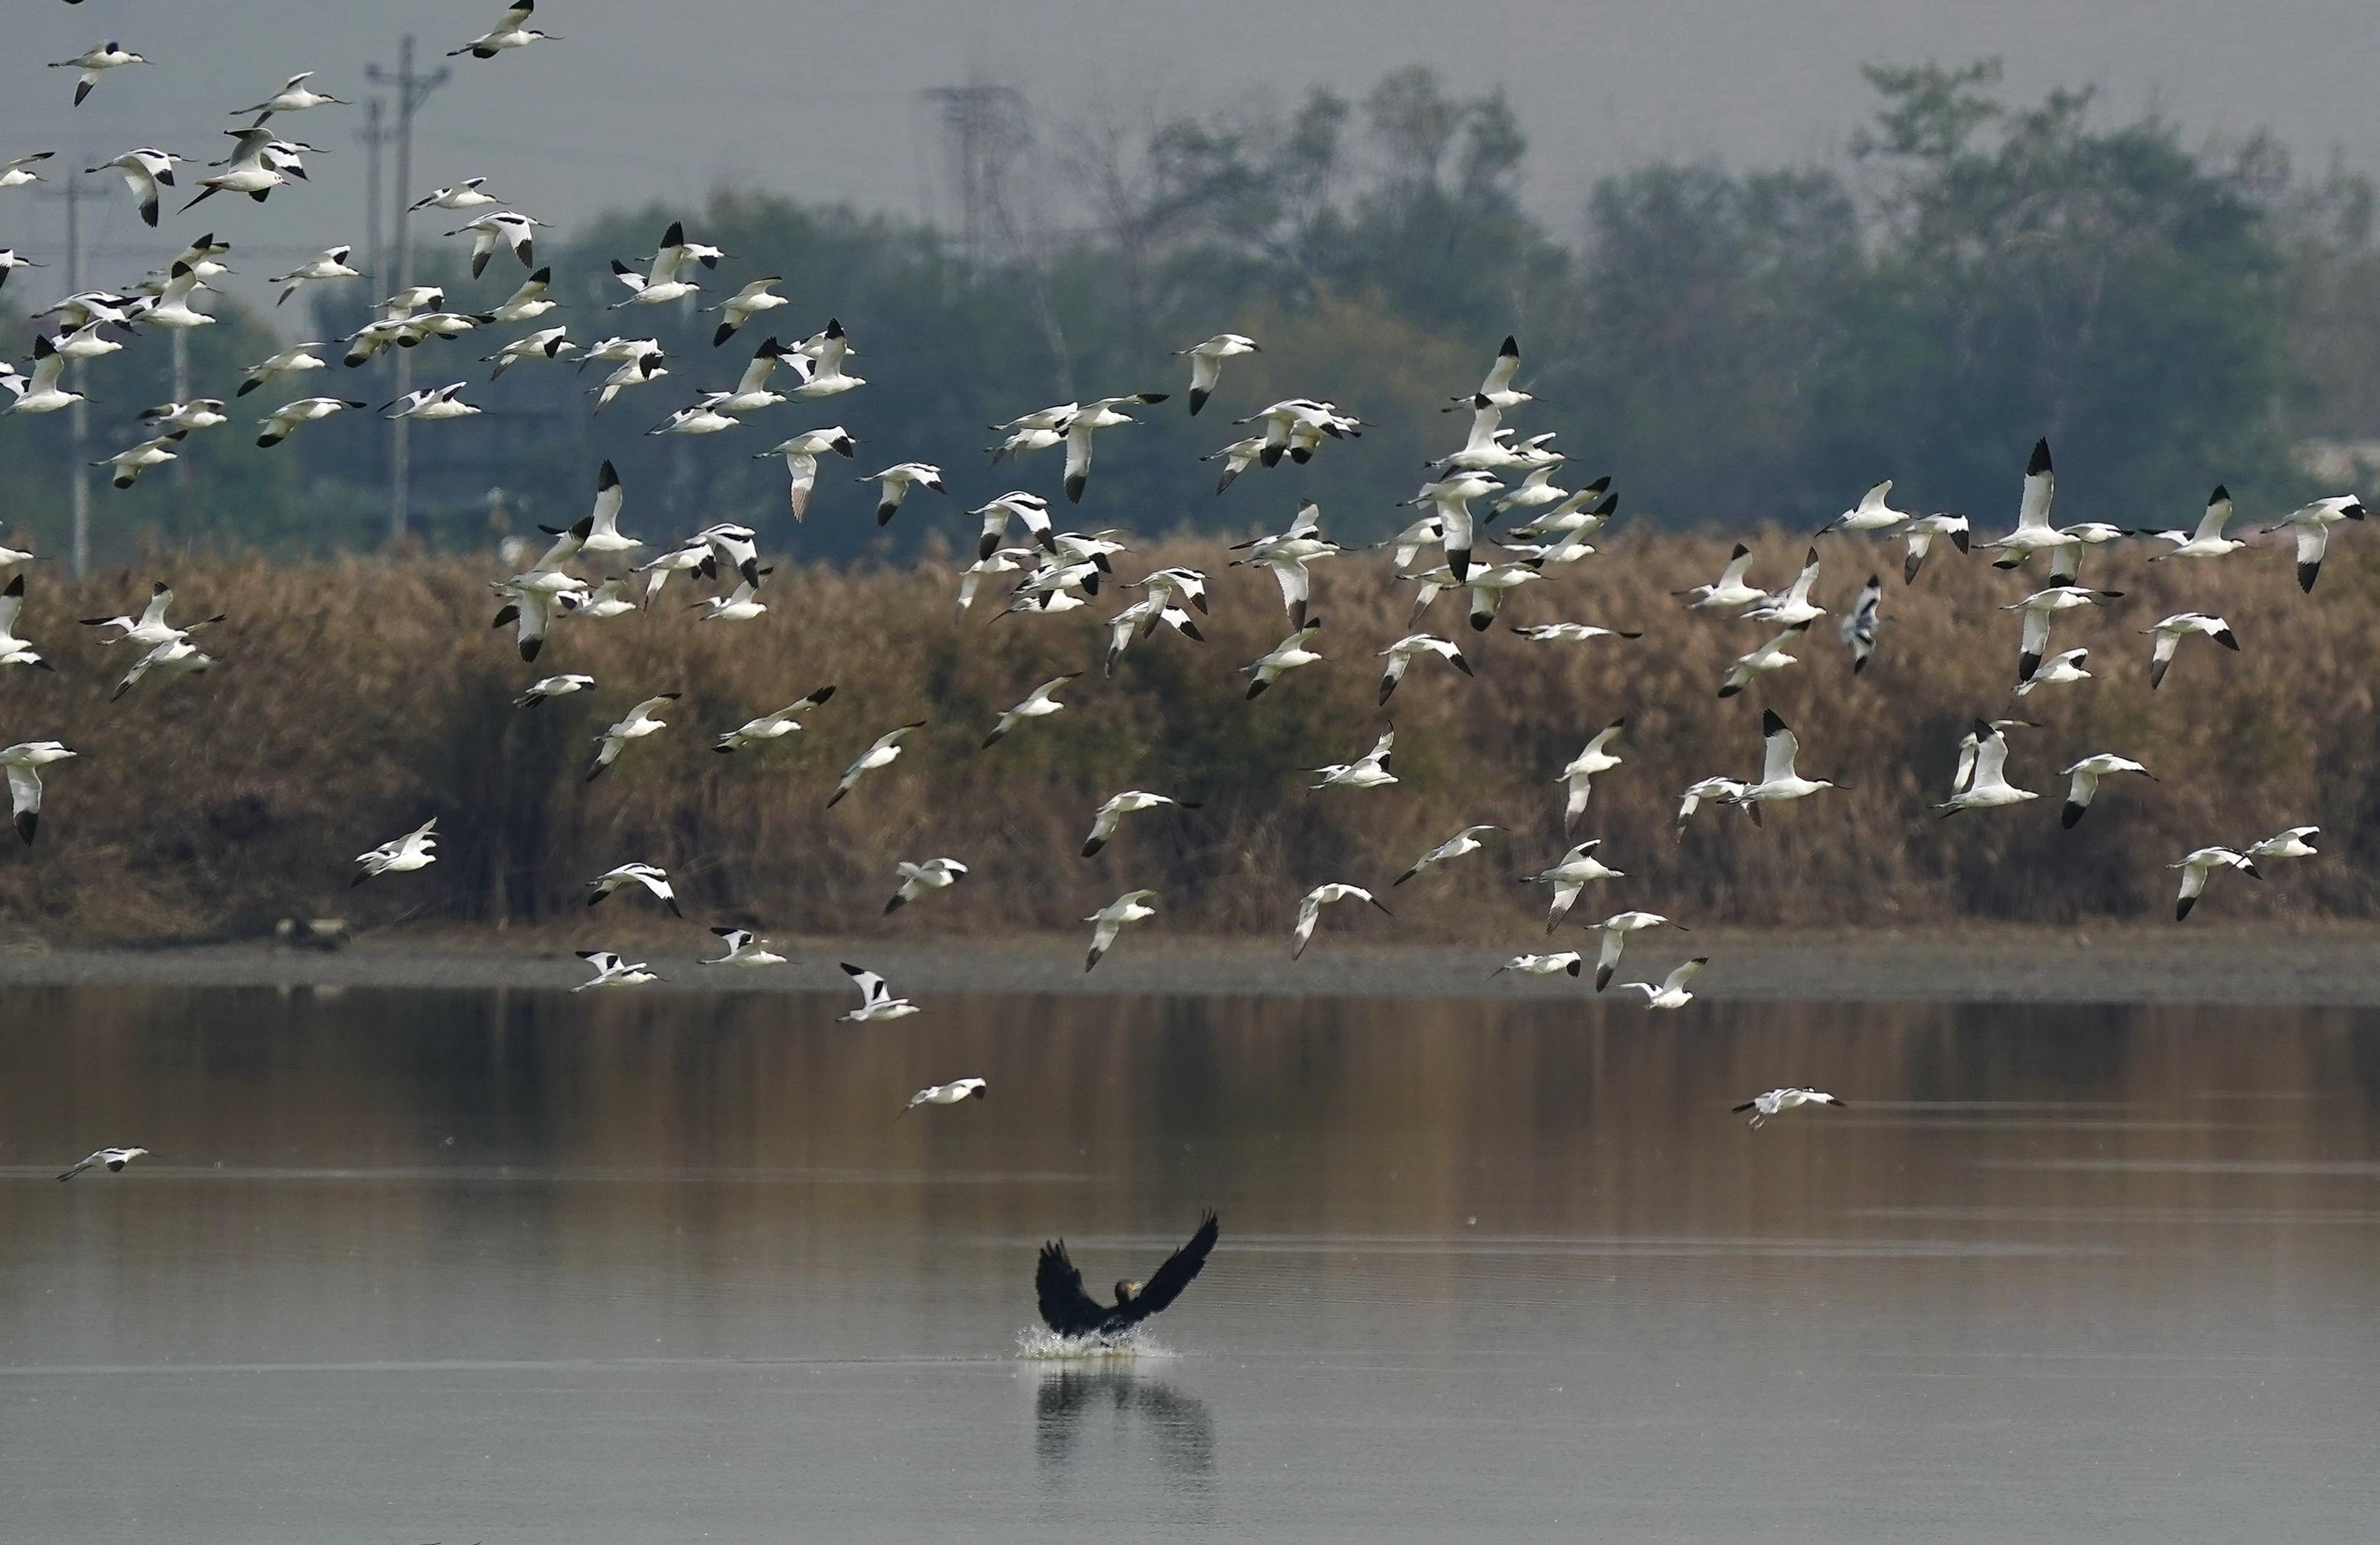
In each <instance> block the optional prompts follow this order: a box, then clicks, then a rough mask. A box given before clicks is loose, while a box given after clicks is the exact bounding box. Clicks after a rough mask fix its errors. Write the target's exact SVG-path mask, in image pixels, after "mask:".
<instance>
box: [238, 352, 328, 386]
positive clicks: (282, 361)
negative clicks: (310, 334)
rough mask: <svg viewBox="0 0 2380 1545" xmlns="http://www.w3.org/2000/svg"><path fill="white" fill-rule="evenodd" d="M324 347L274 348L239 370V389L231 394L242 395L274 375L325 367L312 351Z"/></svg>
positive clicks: (300, 372)
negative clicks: (261, 357) (269, 352)
mask: <svg viewBox="0 0 2380 1545" xmlns="http://www.w3.org/2000/svg"><path fill="white" fill-rule="evenodd" d="M323 347H328V346H326V345H323V344H318V343H309V344H291V345H290V346H289V347H286V348H281V349H275V350H274V351H273V353H271V354H268V355H266V356H265V357H264V358H263V359H259V360H258V361H257V362H256V363H255V364H253V365H250V366H249V367H248V368H247V369H246V370H243V371H240V372H239V374H240V383H239V390H238V391H237V392H235V393H233V394H232V395H234V396H236V397H244V396H246V395H248V394H249V393H250V392H253V391H255V390H256V389H257V388H258V387H260V386H261V385H263V384H264V383H266V382H268V381H271V380H273V378H274V377H276V376H284V375H300V374H303V373H304V372H306V371H319V370H324V369H327V368H328V367H327V366H326V365H325V364H324V363H323V361H322V357H321V356H320V355H317V354H315V353H314V352H313V351H314V350H315V349H318V348H323Z"/></svg>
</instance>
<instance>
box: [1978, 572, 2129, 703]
mask: <svg viewBox="0 0 2380 1545" xmlns="http://www.w3.org/2000/svg"><path fill="white" fill-rule="evenodd" d="M2123 596H2124V592H2123V591H2121V590H2084V589H2083V588H2082V587H2081V586H2079V585H2052V586H2051V587H2050V588H2049V589H2047V590H2035V591H2034V593H2033V594H2031V595H2029V596H2026V597H2025V598H2024V599H2023V600H2022V601H2016V602H2010V603H2009V604H2008V605H2006V606H2003V607H2001V608H2000V610H2001V611H2003V612H2022V614H2024V622H2023V632H2022V636H2021V637H2020V638H2019V639H2018V641H2017V658H2016V678H2017V680H2019V681H2030V680H2032V679H2033V673H2034V671H2035V670H2036V669H2038V668H2039V667H2040V665H2041V660H2042V655H2043V653H2044V652H2045V651H2047V650H2048V648H2049V625H2050V621H2051V619H2052V618H2054V617H2056V616H2057V615H2058V613H2060V612H2070V611H2073V610H2074V609H2075V608H2077V607H2081V606H2096V605H2097V604H2099V603H2100V602H2103V601H2120V600H2122V599H2123Z"/></svg>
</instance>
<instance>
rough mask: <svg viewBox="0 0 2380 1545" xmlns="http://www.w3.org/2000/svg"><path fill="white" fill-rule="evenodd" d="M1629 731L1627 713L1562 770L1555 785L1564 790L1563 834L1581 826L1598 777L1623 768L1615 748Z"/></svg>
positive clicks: (1595, 735)
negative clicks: (1624, 733) (1620, 767)
mask: <svg viewBox="0 0 2380 1545" xmlns="http://www.w3.org/2000/svg"><path fill="white" fill-rule="evenodd" d="M1627 728H1628V716H1627V715H1626V714H1624V713H1623V714H1621V716H1620V717H1619V718H1617V719H1614V720H1613V721H1611V723H1609V724H1606V725H1604V726H1603V727H1602V728H1601V729H1599V730H1597V731H1596V732H1595V734H1594V735H1593V736H1591V737H1589V738H1588V740H1587V743H1586V746H1585V748H1584V749H1582V750H1581V751H1580V752H1579V753H1578V755H1576V756H1574V757H1573V758H1572V759H1571V760H1570V761H1569V762H1568V763H1567V764H1566V765H1565V766H1564V767H1563V768H1562V770H1561V772H1560V775H1558V776H1557V777H1556V778H1555V779H1554V782H1556V783H1558V784H1560V785H1562V786H1563V789H1564V795H1563V800H1562V830H1563V831H1565V832H1568V831H1571V830H1573V828H1575V827H1576V826H1577V825H1578V818H1579V817H1580V816H1583V815H1585V813H1586V801H1587V796H1588V795H1589V793H1590V792H1592V790H1593V788H1594V786H1595V775H1596V774H1597V773H1598V772H1610V771H1611V770H1612V769H1613V768H1615V767H1617V766H1619V765H1620V763H1621V758H1620V757H1618V756H1616V755H1614V754H1613V753H1612V749H1611V748H1612V745H1613V743H1614V742H1616V741H1618V740H1619V738H1620V736H1621V733H1622V732H1623V731H1625V730H1626V729H1627Z"/></svg>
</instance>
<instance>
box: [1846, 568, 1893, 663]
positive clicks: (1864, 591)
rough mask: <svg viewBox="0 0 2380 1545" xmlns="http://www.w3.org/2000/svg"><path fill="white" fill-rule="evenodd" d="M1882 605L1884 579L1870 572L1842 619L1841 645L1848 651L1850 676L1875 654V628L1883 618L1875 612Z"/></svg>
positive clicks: (1881, 608)
mask: <svg viewBox="0 0 2380 1545" xmlns="http://www.w3.org/2000/svg"><path fill="white" fill-rule="evenodd" d="M1883 607H1884V580H1883V578H1881V577H1880V576H1877V575H1874V574H1871V575H1869V576H1868V577H1867V583H1866V584H1864V585H1862V586H1861V587H1860V593H1859V599H1858V600H1857V601H1855V602H1852V609H1851V611H1850V613H1849V614H1847V615H1845V616H1844V618H1843V621H1842V637H1843V647H1844V648H1846V649H1848V650H1850V651H1852V675H1859V674H1860V673H1861V672H1862V671H1864V670H1866V669H1867V663H1868V661H1869V659H1870V658H1871V657H1873V656H1874V655H1875V653H1876V628H1877V627H1880V626H1881V625H1882V623H1883V621H1884V619H1883V617H1882V616H1881V615H1880V613H1881V612H1882V610H1883Z"/></svg>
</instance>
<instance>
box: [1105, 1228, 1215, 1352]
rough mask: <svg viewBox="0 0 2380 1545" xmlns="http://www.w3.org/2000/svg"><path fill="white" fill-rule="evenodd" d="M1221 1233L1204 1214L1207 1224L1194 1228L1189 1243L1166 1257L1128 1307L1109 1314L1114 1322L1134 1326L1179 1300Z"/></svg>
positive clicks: (1204, 1263) (1204, 1262)
mask: <svg viewBox="0 0 2380 1545" xmlns="http://www.w3.org/2000/svg"><path fill="white" fill-rule="evenodd" d="M1221 1232H1222V1224H1221V1223H1219V1222H1217V1220H1216V1218H1215V1215H1214V1214H1213V1213H1212V1212H1209V1213H1208V1214H1207V1221H1206V1222H1205V1223H1201V1224H1199V1225H1198V1232H1197V1233H1196V1234H1194V1235H1191V1236H1190V1243H1188V1244H1187V1245H1184V1246H1183V1247H1181V1248H1180V1249H1178V1250H1176V1251H1174V1252H1173V1253H1172V1255H1171V1256H1169V1257H1167V1258H1166V1261H1165V1264H1164V1265H1162V1266H1160V1267H1159V1268H1158V1269H1157V1274H1156V1275H1154V1276H1152V1277H1150V1278H1149V1279H1148V1283H1147V1286H1145V1287H1143V1288H1142V1289H1141V1290H1140V1292H1139V1293H1138V1294H1137V1295H1136V1296H1135V1297H1134V1298H1133V1300H1132V1301H1131V1302H1130V1303H1128V1304H1125V1305H1123V1307H1122V1308H1118V1309H1116V1310H1114V1311H1113V1313H1114V1314H1115V1316H1116V1318H1117V1320H1120V1321H1122V1323H1123V1325H1136V1324H1138V1323H1139V1322H1140V1321H1142V1320H1146V1319H1147V1318H1148V1317H1149V1316H1150V1315H1152V1314H1155V1313H1157V1312H1158V1311H1159V1310H1160V1309H1162V1308H1165V1307H1166V1306H1167V1305H1168V1304H1171V1303H1172V1302H1173V1300H1174V1299H1176V1298H1179V1297H1181V1296H1182V1290H1183V1289H1184V1288H1185V1287H1188V1286H1189V1285H1190V1281H1191V1279H1192V1278H1194V1277H1196V1275H1197V1274H1198V1272H1199V1270H1200V1268H1202V1267H1204V1266H1205V1265H1206V1264H1207V1256H1208V1252H1209V1251H1211V1250H1213V1249H1214V1247H1215V1237H1216V1235H1219V1234H1220V1233H1221ZM1119 1328H1121V1327H1119Z"/></svg>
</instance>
